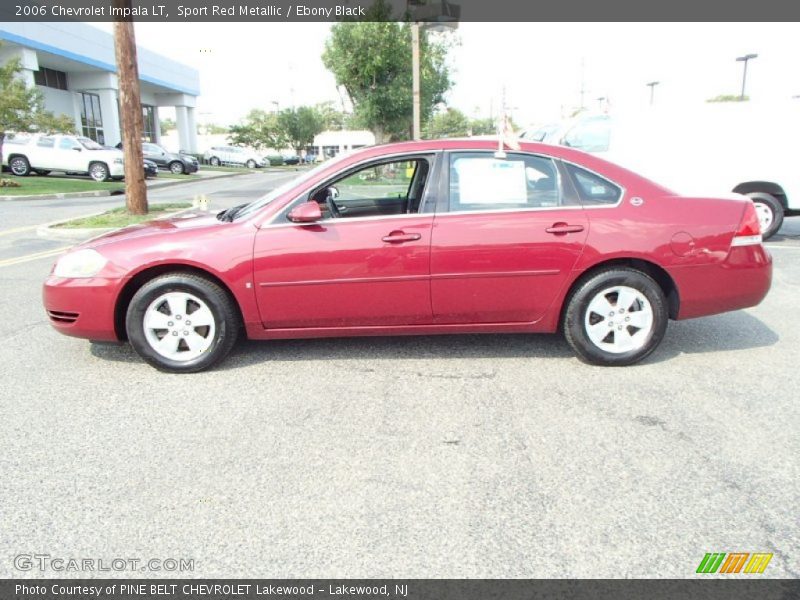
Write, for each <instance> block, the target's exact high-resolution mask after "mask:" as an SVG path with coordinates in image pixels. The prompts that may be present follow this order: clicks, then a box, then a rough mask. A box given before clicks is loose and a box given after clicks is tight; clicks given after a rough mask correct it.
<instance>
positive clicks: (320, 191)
mask: <svg viewBox="0 0 800 600" xmlns="http://www.w3.org/2000/svg"><path fill="white" fill-rule="evenodd" d="M771 277H772V259H771V257H770V255H769V254H768V253H767V251H766V250H765V249H764V247H763V246H762V244H761V235H760V230H759V224H758V218H757V216H756V212H755V209H754V208H753V203H752V202H751V201H750V200H748V199H746V198H744V197H737V196H733V197H731V198H726V199H722V198H686V197H680V196H677V195H675V193H673V192H671V191H670V190H668V189H666V188H664V187H661V186H659V185H657V184H655V183H653V182H651V181H649V180H647V179H644V178H642V177H640V176H638V175H636V174H634V173H631V172H630V171H627V170H626V169H623V168H621V167H619V166H617V165H614V164H611V163H609V162H606V161H604V160H602V159H599V158H597V157H594V156H591V155H588V154H584V153H582V152H579V151H576V150H573V149H570V148H563V147H554V146H547V145H542V144H527V143H523V144H522V148H521V150H518V151H517V150H514V151H508V152H507V154H504V153H497V152H496V142H492V141H489V140H444V141H425V142H409V143H400V144H392V145H386V146H377V147H371V148H365V149H363V150H361V151H359V152H356V153H354V154H352V155H349V156H345V157H341V158H339V159H336V160H334V161H330V162H328V163H325V164H323V165H322V166H320V167H318V168H316V169H314V170H312V171H309V172H307V173H305V174H303V175H302V176H301V177H299V178H298V179H296V180H294V181H292V182H291V183H289V184H287V185H284V186H283V187H280V188H278V189H276V190H274V191H273V192H271V193H269V194H267V195H266V196H264V197H263V198H261V199H259V200H257V201H255V202H253V203H251V204H247V205H243V206H240V207H236V208H234V209H229V210H226V211H223V212H221V213H219V214H216V215H208V214H201V215H195V216H189V217H187V216H185V215H184V216H181V217H177V218H173V219H168V220H161V221H153V222H150V223H146V224H143V225H137V226H132V227H127V228H125V229H122V230H120V231H117V232H114V233H111V234H108V235H106V236H103V237H100V238H97V239H94V240H91V241H89V242H86V243H85V244H82V245H80V246H78V247H76V248H74V249H73V250H72V251H70V252H69V253H68V254H66V255H64V256H62V257H61V258H60V259H59V260H58V262H57V263H56V265H55V266H54V268H53V272H52V274H51V275H50V277H48V279H47V281H46V282H45V284H44V304H45V308H46V310H47V314H48V315H49V317H50V320H51V322H52V324H53V326H54V327H55V328H56V329H57V330H58V331H60V332H61V333H64V334H67V335H72V336H77V337H83V338H88V339H90V340H96V341H123V340H128V341H130V343H131V344H132V345H133V347H134V349H135V350H136V352H138V353H139V354H140V355H141V356H142V358H144V359H145V360H146V361H147V362H149V363H150V364H152V365H153V366H155V367H157V368H159V369H162V370H165V371H177V372H191V371H199V370H201V369H205V368H208V367H210V366H212V365H213V364H215V363H217V362H218V361H220V360H221V359H222V358H224V357H225V356H226V355H227V354H228V353H229V352H230V350H231V348H232V346H233V345H234V343H235V341H236V339H237V337H238V336H239V334H240V332H241V331H242V330H244V333H245V334H246V335H247V337H249V338H251V339H277V338H301V337H326V336H353V335H407V334H413V335H418V334H426V335H427V334H441V333H461V332H470V333H475V332H529V333H536V332H544V333H550V332H556V331H559V330H561V331H563V333H564V335H565V336H566V339H567V341H568V342H569V343H570V345H571V346H572V347H573V348H574V350H575V352H576V353H577V354H578V356H579V357H580V358H581V359H583V360H585V361H587V362H591V363H595V364H603V365H628V364H631V363H634V362H636V361H639V360H641V359H642V358H644V357H645V356H647V355H648V354H650V353H651V352H652V351H653V350H654V349H655V348H656V347H657V346H658V344H659V343H660V342H661V339H662V338H663V337H664V332H665V330H666V327H667V321H668V320H669V319H688V318H692V317H700V316H703V315H711V314H715V313H720V312H724V311H730V310H736V309H740V308H746V307H749V306H754V305H756V304H758V303H759V302H761V300H762V299H763V298H764V296H765V295H766V294H767V291H768V290H769V287H770V282H771Z"/></svg>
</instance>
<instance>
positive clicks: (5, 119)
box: [0, 58, 75, 162]
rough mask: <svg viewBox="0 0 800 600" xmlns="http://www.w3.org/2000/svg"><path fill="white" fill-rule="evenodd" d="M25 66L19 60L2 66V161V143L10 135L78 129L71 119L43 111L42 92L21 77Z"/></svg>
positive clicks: (0, 73) (0, 158)
mask: <svg viewBox="0 0 800 600" xmlns="http://www.w3.org/2000/svg"><path fill="white" fill-rule="evenodd" d="M22 71H23V69H22V66H21V64H20V62H19V59H18V58H12V59H11V60H9V61H8V62H7V63H5V64H4V65H0V162H2V158H3V156H2V143H3V140H4V139H5V137H6V133H7V132H15V133H26V132H32V131H41V132H45V133H55V132H70V131H73V130H74V129H75V123H74V122H73V121H72V119H70V118H68V117H66V116H63V115H59V116H56V115H54V114H53V113H51V112H49V111H47V110H45V109H44V99H43V97H42V93H41V92H40V91H39V90H38V89H36V88H35V87H27V86H26V85H25V81H24V80H23V78H22Z"/></svg>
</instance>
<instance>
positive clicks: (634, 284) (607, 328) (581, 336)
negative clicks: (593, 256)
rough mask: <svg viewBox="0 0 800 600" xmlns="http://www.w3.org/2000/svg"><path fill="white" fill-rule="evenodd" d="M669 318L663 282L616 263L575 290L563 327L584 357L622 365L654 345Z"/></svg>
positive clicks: (586, 359) (579, 354) (594, 362)
mask: <svg viewBox="0 0 800 600" xmlns="http://www.w3.org/2000/svg"><path fill="white" fill-rule="evenodd" d="M668 320H669V311H668V310H667V302H666V299H665V298H664V293H663V292H662V290H661V287H660V286H659V285H658V284H657V283H656V282H655V281H654V280H653V279H652V278H651V277H649V276H648V275H646V274H644V273H642V272H641V271H637V270H636V269H630V268H624V267H620V268H614V269H607V270H604V271H600V272H599V273H597V274H595V275H594V276H592V277H590V278H589V279H587V280H586V281H585V282H583V283H581V284H580V285H579V286H578V287H577V288H576V289H575V291H574V292H573V293H572V295H571V296H570V298H569V301H568V304H567V310H566V312H565V315H564V324H563V328H564V336H565V337H566V339H567V342H568V343H569V345H570V346H572V349H573V350H574V351H575V353H576V354H577V355H578V358H580V359H581V360H582V361H584V362H587V363H591V364H595V365H603V366H625V365H631V364H634V363H636V362H638V361H640V360H642V359H643V358H645V357H646V356H647V355H649V354H650V353H651V352H653V350H655V349H656V348H657V347H658V345H659V344H660V343H661V340H662V339H663V338H664V333H665V332H666V329H667V321H668Z"/></svg>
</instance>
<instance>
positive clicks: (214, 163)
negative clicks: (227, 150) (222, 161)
mask: <svg viewBox="0 0 800 600" xmlns="http://www.w3.org/2000/svg"><path fill="white" fill-rule="evenodd" d="M208 162H209V163H211V166H212V167H218V166H219V159H218V158H217V157H216V156H212V157H211V158H210V159H209V161H208Z"/></svg>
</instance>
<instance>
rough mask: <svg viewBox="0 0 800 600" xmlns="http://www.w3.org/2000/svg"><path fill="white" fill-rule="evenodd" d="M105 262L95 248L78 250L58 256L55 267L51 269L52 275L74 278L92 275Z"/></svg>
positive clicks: (95, 273) (97, 271) (96, 272)
mask: <svg viewBox="0 0 800 600" xmlns="http://www.w3.org/2000/svg"><path fill="white" fill-rule="evenodd" d="M107 262H108V260H107V259H106V258H105V257H104V256H103V255H102V254H100V253H99V252H97V251H96V250H91V249H86V250H78V251H76V252H70V253H69V254H65V255H64V256H62V257H61V258H59V259H58V262H57V263H56V268H55V269H53V275H55V276H56V277H69V278H74V279H79V278H83V277H94V276H95V275H97V274H98V273H99V272H100V270H101V269H102V268H103V267H104V266H106V263H107Z"/></svg>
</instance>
